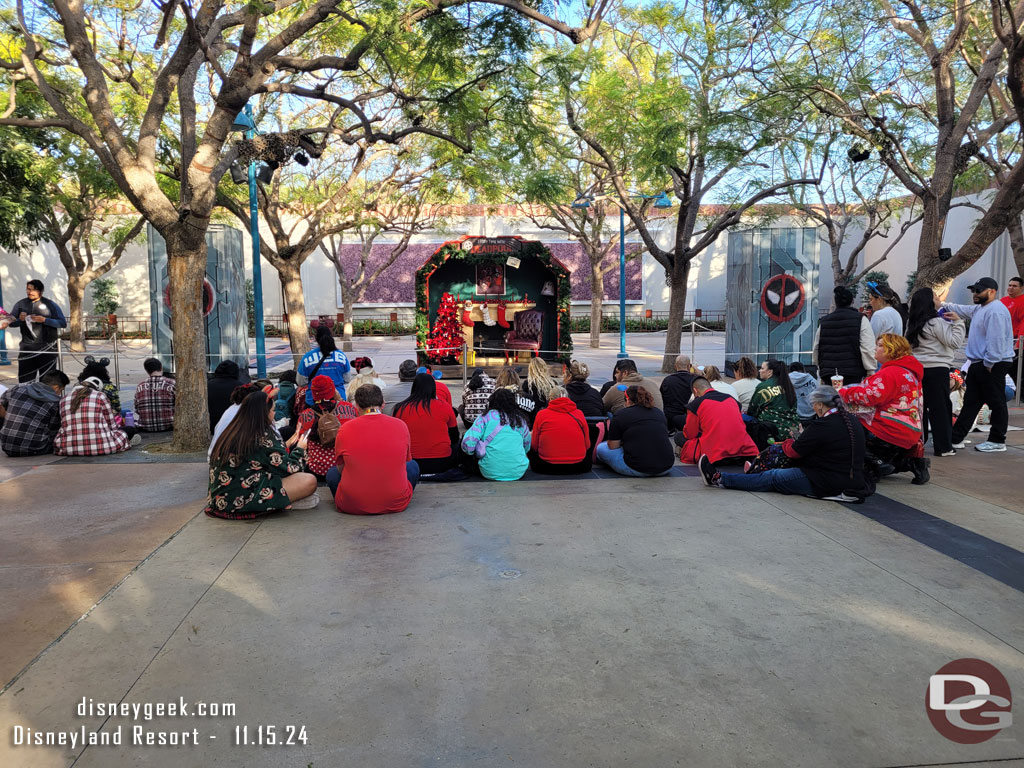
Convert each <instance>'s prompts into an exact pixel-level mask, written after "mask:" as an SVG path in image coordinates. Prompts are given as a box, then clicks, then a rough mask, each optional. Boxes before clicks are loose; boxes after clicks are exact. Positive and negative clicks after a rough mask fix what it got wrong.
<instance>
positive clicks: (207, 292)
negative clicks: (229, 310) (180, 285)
mask: <svg viewBox="0 0 1024 768" xmlns="http://www.w3.org/2000/svg"><path fill="white" fill-rule="evenodd" d="M214 301H215V297H214V294H213V283H211V282H210V278H208V277H204V278H203V317H206V316H207V315H208V314H210V313H211V312H213V304H214ZM164 306H165V307H167V308H168V309H170V308H171V284H170V283H168V284H167V287H166V288H164Z"/></svg>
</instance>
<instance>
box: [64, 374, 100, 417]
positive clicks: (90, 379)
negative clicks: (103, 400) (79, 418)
mask: <svg viewBox="0 0 1024 768" xmlns="http://www.w3.org/2000/svg"><path fill="white" fill-rule="evenodd" d="M80 383H81V386H79V387H75V391H74V392H72V393H71V413H78V409H79V408H80V407H81V406H82V401H83V400H85V398H87V397H88V396H89V393H90V392H102V391H103V382H102V381H100V380H99V379H98V378H96V377H95V376H87V377H85V378H84V379H81V380H80Z"/></svg>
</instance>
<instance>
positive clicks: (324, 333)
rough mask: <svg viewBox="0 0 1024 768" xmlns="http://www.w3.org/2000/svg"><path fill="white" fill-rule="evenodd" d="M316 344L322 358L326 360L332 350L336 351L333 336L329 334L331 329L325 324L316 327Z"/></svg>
mask: <svg viewBox="0 0 1024 768" xmlns="http://www.w3.org/2000/svg"><path fill="white" fill-rule="evenodd" d="M316 344H317V346H318V347H320V356H321V358H322V359H323V360H326V359H327V358H328V357H329V356H330V355H331V353H332V352H337V351H338V347H337V346H336V345H335V343H334V336H333V335H332V334H331V329H330V328H328V327H327V326H326V325H321V326H319V327H317V329H316Z"/></svg>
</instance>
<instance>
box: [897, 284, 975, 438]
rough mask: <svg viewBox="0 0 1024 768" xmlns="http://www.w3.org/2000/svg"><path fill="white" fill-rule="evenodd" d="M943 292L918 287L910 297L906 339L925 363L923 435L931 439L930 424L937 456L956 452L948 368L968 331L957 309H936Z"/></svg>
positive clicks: (917, 356)
mask: <svg viewBox="0 0 1024 768" xmlns="http://www.w3.org/2000/svg"><path fill="white" fill-rule="evenodd" d="M944 298H945V295H944V294H939V295H936V294H935V293H934V291H932V289H931V288H919V289H918V290H917V291H915V292H914V295H913V296H912V297H911V299H910V320H909V322H908V323H907V341H909V342H910V346H911V348H912V349H913V350H914V357H916V358H917V360H918V362H920V363H921V365H922V366H923V367H924V377H923V381H922V382H921V388H922V392H923V394H924V414H923V415H924V418H923V419H922V420H921V421H922V422H923V428H924V432H923V437H924V440H925V442H927V441H928V427H929V426H931V432H932V449H933V451H934V453H935V455H936V456H955V455H956V449H955V448H953V403H952V401H951V400H950V399H949V369H950V368H951V367H952V366H953V356H954V355H955V354H956V352H957V350H959V349H960V347H961V346H963V343H964V339H965V338H966V335H967V329H966V325H965V323H964V321H963V318H961V317H960V315H958V314H956V313H955V312H943V313H942V315H941V316H940V315H939V313H938V312H937V311H936V308H937V307H940V306H942V300H943V299H944Z"/></svg>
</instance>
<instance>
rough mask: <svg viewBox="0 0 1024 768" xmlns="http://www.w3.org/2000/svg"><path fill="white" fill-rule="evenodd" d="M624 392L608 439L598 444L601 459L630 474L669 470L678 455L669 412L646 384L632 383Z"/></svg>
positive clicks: (653, 474) (616, 470) (647, 475)
mask: <svg viewBox="0 0 1024 768" xmlns="http://www.w3.org/2000/svg"><path fill="white" fill-rule="evenodd" d="M623 394H624V395H625V406H623V407H622V408H620V409H619V410H618V412H617V413H616V414H615V415H614V416H612V421H611V424H610V425H609V426H608V439H607V441H605V442H603V443H600V444H598V446H597V459H598V461H600V462H602V463H604V464H607V465H608V467H609V468H610V469H611V470H613V471H614V472H617V473H618V474H620V475H625V476H627V477H657V476H658V475H664V474H667V473H668V472H669V470H671V469H672V465H673V464H675V461H676V457H675V453H674V452H673V450H672V441H671V440H669V437H668V427H667V426H666V424H667V422H666V421H665V414H664V413H662V411H661V409H660V408H658V407H656V406H655V405H654V396H653V395H652V394H651V393H650V392H649V391H648V390H647V389H646V388H644V387H641V386H637V385H636V384H632V385H630V386H628V387H627V388H626V391H625V392H624V393H623Z"/></svg>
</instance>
